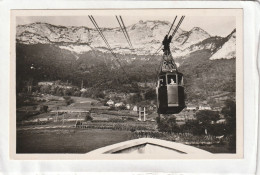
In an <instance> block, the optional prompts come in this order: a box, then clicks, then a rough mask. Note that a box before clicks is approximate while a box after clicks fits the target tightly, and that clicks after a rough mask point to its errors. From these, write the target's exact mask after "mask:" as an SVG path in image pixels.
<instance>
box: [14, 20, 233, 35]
mask: <svg viewBox="0 0 260 175" xmlns="http://www.w3.org/2000/svg"><path fill="white" fill-rule="evenodd" d="M94 18H95V20H96V22H97V23H98V25H99V27H119V24H118V23H117V20H116V18H115V16H94ZM122 18H123V20H124V23H125V25H126V26H128V25H132V24H134V23H138V22H139V21H140V20H143V21H146V20H160V21H169V22H172V21H173V20H174V18H175V15H173V16H138V17H137V16H122ZM179 19H180V16H178V18H177V20H176V22H175V25H176V24H177V23H178V21H179ZM16 22H17V25H20V24H30V23H34V22H46V23H50V24H53V25H62V26H86V27H91V28H94V26H93V24H92V23H91V21H90V19H89V18H88V16H23V17H17V21H16ZM193 27H200V28H202V29H203V30H205V31H206V32H208V33H209V34H210V35H211V36H215V35H217V36H223V37H224V36H227V35H228V34H230V33H231V31H232V30H233V29H234V28H235V27H236V20H235V17H232V16H186V17H185V19H184V20H183V22H182V24H181V26H180V28H181V29H183V30H186V31H189V30H191V29H192V28H193Z"/></svg>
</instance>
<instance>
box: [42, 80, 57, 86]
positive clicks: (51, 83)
mask: <svg viewBox="0 0 260 175" xmlns="http://www.w3.org/2000/svg"><path fill="white" fill-rule="evenodd" d="M53 84H54V83H53V82H49V81H42V82H39V83H38V85H39V86H47V85H50V86H52V85H53Z"/></svg>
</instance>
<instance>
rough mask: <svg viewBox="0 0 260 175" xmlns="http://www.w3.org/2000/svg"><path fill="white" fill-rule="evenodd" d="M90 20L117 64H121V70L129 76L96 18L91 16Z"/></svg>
mask: <svg viewBox="0 0 260 175" xmlns="http://www.w3.org/2000/svg"><path fill="white" fill-rule="evenodd" d="M89 19H90V20H91V22H92V23H93V25H94V26H95V28H96V29H97V30H98V32H99V34H100V35H101V37H102V39H103V40H104V42H105V43H106V45H107V47H108V49H109V50H110V52H111V53H112V55H113V56H114V57H115V58H116V61H117V63H118V64H119V66H120V67H121V69H122V70H123V72H124V73H125V74H126V75H127V73H126V71H125V69H124V68H123V66H122V65H121V63H120V61H119V60H118V57H117V56H116V54H115V53H114V52H113V50H112V48H111V47H110V45H109V43H108V42H107V40H106V38H105V36H104V34H103V33H102V31H101V30H100V27H99V26H98V24H97V22H96V21H95V19H94V17H93V16H92V15H91V16H89Z"/></svg>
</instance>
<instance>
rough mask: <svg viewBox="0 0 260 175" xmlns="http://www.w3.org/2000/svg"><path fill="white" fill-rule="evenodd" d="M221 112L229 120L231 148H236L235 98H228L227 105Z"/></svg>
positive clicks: (228, 130) (228, 129)
mask: <svg viewBox="0 0 260 175" xmlns="http://www.w3.org/2000/svg"><path fill="white" fill-rule="evenodd" d="M221 113H222V114H223V115H224V117H225V118H226V120H227V127H226V130H227V132H228V133H229V134H230V135H231V140H230V143H229V146H230V149H234V150H235V149H236V102H235V101H233V100H230V99H228V100H226V101H225V106H224V107H223V108H222V110H221Z"/></svg>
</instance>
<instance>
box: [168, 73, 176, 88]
mask: <svg viewBox="0 0 260 175" xmlns="http://www.w3.org/2000/svg"><path fill="white" fill-rule="evenodd" d="M167 81H168V84H169V85H176V84H177V78H176V75H175V74H174V75H172V74H168V75H167Z"/></svg>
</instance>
